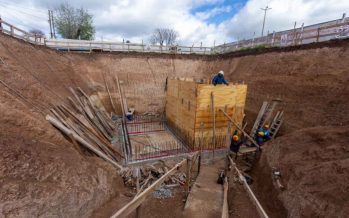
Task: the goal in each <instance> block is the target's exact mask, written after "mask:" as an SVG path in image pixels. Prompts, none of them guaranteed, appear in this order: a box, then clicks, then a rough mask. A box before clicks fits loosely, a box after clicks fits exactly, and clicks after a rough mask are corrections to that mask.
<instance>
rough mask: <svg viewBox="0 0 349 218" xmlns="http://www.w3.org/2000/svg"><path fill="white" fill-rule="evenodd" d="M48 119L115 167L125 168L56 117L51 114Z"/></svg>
mask: <svg viewBox="0 0 349 218" xmlns="http://www.w3.org/2000/svg"><path fill="white" fill-rule="evenodd" d="M46 120H47V121H49V122H50V123H51V124H52V125H54V126H55V127H57V128H58V129H60V130H61V131H62V132H63V133H64V134H66V135H67V136H69V135H72V136H73V137H74V138H75V140H76V141H78V142H79V143H80V144H82V145H84V146H85V147H86V148H88V149H90V150H91V151H93V152H94V153H95V154H97V155H98V156H100V157H101V158H103V159H104V160H106V161H108V162H109V163H111V164H112V165H113V166H115V167H117V168H118V169H121V170H122V169H123V167H122V166H121V165H120V164H118V163H116V162H115V161H114V160H112V159H111V158H109V157H108V156H107V155H105V154H104V153H103V152H101V151H99V150H98V149H96V148H95V147H94V146H93V145H91V144H90V143H88V142H86V141H85V140H84V139H83V138H81V137H80V136H79V135H77V134H76V133H75V132H73V131H71V130H69V129H68V128H66V127H65V126H64V125H62V124H61V123H60V122H59V121H57V120H56V119H55V118H53V117H51V116H50V115H46Z"/></svg>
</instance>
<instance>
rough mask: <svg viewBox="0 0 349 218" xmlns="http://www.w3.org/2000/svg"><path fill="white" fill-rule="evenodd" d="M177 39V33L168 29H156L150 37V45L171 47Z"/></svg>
mask: <svg viewBox="0 0 349 218" xmlns="http://www.w3.org/2000/svg"><path fill="white" fill-rule="evenodd" d="M177 38H178V32H177V31H175V30H173V29H168V28H156V29H155V30H154V33H153V35H152V36H151V37H150V43H152V44H153V45H155V44H158V43H159V44H160V45H161V46H162V45H173V44H175V43H176V40H177Z"/></svg>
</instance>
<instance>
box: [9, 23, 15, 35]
mask: <svg viewBox="0 0 349 218" xmlns="http://www.w3.org/2000/svg"><path fill="white" fill-rule="evenodd" d="M10 30H11V36H14V34H15V30H14V28H13V26H12V25H11V26H10Z"/></svg>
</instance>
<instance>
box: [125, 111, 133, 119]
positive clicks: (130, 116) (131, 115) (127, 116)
mask: <svg viewBox="0 0 349 218" xmlns="http://www.w3.org/2000/svg"><path fill="white" fill-rule="evenodd" d="M126 118H127V120H128V121H132V120H133V113H132V111H131V110H128V111H127V112H126Z"/></svg>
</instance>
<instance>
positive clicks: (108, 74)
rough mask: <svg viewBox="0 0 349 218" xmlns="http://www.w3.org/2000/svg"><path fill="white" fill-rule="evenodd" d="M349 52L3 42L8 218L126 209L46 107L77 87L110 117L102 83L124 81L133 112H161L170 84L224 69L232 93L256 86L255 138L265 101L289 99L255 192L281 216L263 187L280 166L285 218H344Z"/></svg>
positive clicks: (0, 74) (3, 199)
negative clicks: (164, 51) (119, 50)
mask: <svg viewBox="0 0 349 218" xmlns="http://www.w3.org/2000/svg"><path fill="white" fill-rule="evenodd" d="M348 47H349V42H348V41H344V42H341V43H335V42H333V43H326V44H322V45H319V46H313V47H306V49H302V47H300V48H297V49H294V50H287V51H283V50H270V51H268V52H266V53H258V54H253V53H252V54H240V55H238V56H232V55H227V56H215V57H199V56H183V55H182V56H169V55H152V54H149V55H139V54H104V53H101V54H76V53H59V52H56V51H53V50H50V49H47V48H43V47H37V46H32V45H29V44H26V43H24V42H21V41H19V40H16V39H13V38H10V37H8V36H5V35H2V34H0V58H1V61H0V79H1V81H3V82H4V83H5V84H3V83H1V84H0V108H1V110H0V130H1V131H0V146H1V153H0V214H1V216H4V217H39V216H41V217H48V216H52V217H89V216H92V214H93V213H94V212H95V213H96V211H98V209H99V208H101V207H102V206H103V205H106V204H107V203H108V202H110V201H115V202H118V203H117V204H115V208H116V209H117V208H120V207H121V206H122V205H123V204H125V203H126V202H127V200H128V199H129V196H128V190H127V189H125V187H124V186H123V184H122V181H121V179H120V178H119V177H118V176H117V174H116V173H115V169H114V168H113V167H112V166H110V165H109V164H107V163H105V162H104V161H103V160H101V159H99V158H97V157H94V156H93V155H91V154H89V153H88V152H86V151H84V150H81V149H76V148H74V146H73V145H72V144H71V143H70V142H69V141H68V140H67V139H66V138H64V137H63V136H62V135H61V134H60V133H59V132H58V131H57V130H56V129H55V128H53V127H52V126H51V125H49V124H48V122H46V121H45V119H44V115H46V114H47V113H49V108H50V107H52V105H55V104H58V103H60V102H62V101H65V99H66V96H68V95H69V90H68V88H69V87H77V86H79V87H81V88H82V89H83V90H85V91H86V92H87V93H89V94H99V95H100V96H101V97H102V98H103V96H104V104H105V105H106V107H107V108H109V109H111V105H110V103H109V101H108V98H107V97H105V96H106V95H105V93H106V90H105V85H104V82H103V81H104V79H103V76H104V77H105V78H106V80H107V83H108V85H109V86H110V87H111V90H112V92H113V91H114V90H116V89H115V83H114V82H113V77H114V76H116V75H117V76H118V77H119V78H120V80H122V87H123V89H124V90H125V93H126V97H127V100H128V104H129V105H130V106H134V107H135V108H136V111H137V112H139V113H141V112H145V111H154V110H157V111H163V110H164V104H165V91H164V90H165V89H164V88H165V80H166V78H167V77H174V76H177V77H195V78H210V77H211V75H212V74H213V73H215V72H217V71H218V70H221V69H222V70H224V71H225V74H226V77H227V78H228V79H229V81H230V82H232V83H234V82H242V81H244V82H245V83H247V84H248V96H247V105H246V114H247V120H248V123H249V126H248V129H249V128H250V127H251V126H250V125H251V124H252V123H253V119H254V118H255V117H256V115H257V113H258V110H259V107H260V105H261V103H262V101H264V100H271V99H273V98H277V97H280V98H282V99H283V103H282V105H281V106H282V108H283V109H284V110H285V114H286V118H285V119H286V120H285V123H284V125H283V127H282V129H281V132H280V136H279V137H278V139H276V140H275V141H274V142H271V143H269V144H267V145H265V148H266V149H265V151H263V155H262V157H261V162H260V164H259V165H258V166H257V167H256V170H257V172H256V173H255V177H256V178H257V179H256V180H257V181H270V182H265V183H263V182H256V184H255V185H254V186H255V187H254V188H256V190H258V193H257V195H259V196H260V198H261V199H264V200H263V201H262V203H263V205H264V206H265V207H266V208H267V210H268V211H269V212H271V214H273V212H272V211H273V210H275V208H274V206H273V204H272V203H270V201H268V199H267V195H265V193H266V192H265V191H268V190H274V188H273V186H272V184H271V180H269V179H266V177H269V176H270V169H271V167H275V166H276V167H279V168H280V170H281V172H282V174H283V182H284V183H285V185H286V187H287V189H286V190H285V191H283V192H278V191H275V190H274V191H273V192H274V193H273V196H274V197H275V198H274V199H275V200H278V201H280V202H279V203H280V204H281V205H282V206H283V207H285V208H286V210H287V214H288V216H289V217H314V216H315V217H336V216H337V217H345V214H348V205H349V203H348V201H349V200H348V196H349V194H348V190H349V189H348V186H347V184H349V183H348V180H349V173H348V161H349V151H348V146H347V144H348V142H349V139H348V137H347V136H348V128H349V127H348V126H349V114H348V111H349V103H348V99H349V90H348V89H349V88H348V84H349V65H348V63H349V51H348ZM5 85H8V86H9V87H10V88H11V89H12V90H10V89H9V88H8V87H5ZM114 100H115V101H116V102H117V101H118V99H117V97H116V96H114ZM275 151H277V152H276V153H277V155H275ZM263 179H264V180H263ZM169 204H171V203H169ZM154 205H157V204H156V203H154ZM164 208H167V207H164ZM166 210H167V209H166ZM166 210H164V211H166Z"/></svg>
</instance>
